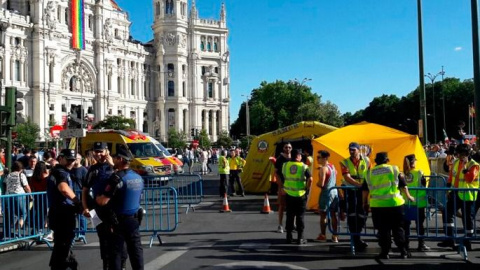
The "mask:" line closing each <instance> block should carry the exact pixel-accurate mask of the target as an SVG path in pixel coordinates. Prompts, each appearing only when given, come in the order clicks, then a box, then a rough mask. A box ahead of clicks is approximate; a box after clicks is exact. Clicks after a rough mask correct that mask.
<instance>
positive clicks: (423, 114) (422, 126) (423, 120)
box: [417, 0, 428, 145]
mask: <svg viewBox="0 0 480 270" xmlns="http://www.w3.org/2000/svg"><path fill="white" fill-rule="evenodd" d="M417 12H418V25H417V26H418V68H419V79H420V86H419V90H420V93H419V94H420V95H419V96H420V120H419V121H418V123H419V124H418V131H419V132H418V136H420V137H421V138H422V143H423V144H424V145H425V144H427V142H428V132H427V101H426V93H425V78H424V77H425V74H424V71H423V23H422V0H417Z"/></svg>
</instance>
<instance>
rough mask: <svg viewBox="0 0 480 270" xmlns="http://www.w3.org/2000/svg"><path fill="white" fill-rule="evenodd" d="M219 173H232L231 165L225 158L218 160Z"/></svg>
mask: <svg viewBox="0 0 480 270" xmlns="http://www.w3.org/2000/svg"><path fill="white" fill-rule="evenodd" d="M218 173H219V174H229V173H230V164H229V162H228V160H227V158H226V157H225V156H220V158H219V159H218Z"/></svg>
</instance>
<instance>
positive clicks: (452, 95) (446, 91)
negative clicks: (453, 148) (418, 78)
mask: <svg viewBox="0 0 480 270" xmlns="http://www.w3.org/2000/svg"><path fill="white" fill-rule="evenodd" d="M425 90H426V91H425V92H426V110H427V128H428V140H429V141H430V142H433V140H434V137H435V135H434V124H433V121H434V117H433V106H435V120H436V127H437V129H436V134H437V141H439V140H443V139H444V137H443V131H442V130H443V129H444V128H445V129H446V131H447V135H448V136H452V135H453V134H454V133H455V132H456V129H457V124H458V122H459V121H464V122H465V123H467V126H468V105H469V104H472V103H473V98H474V84H473V81H472V80H465V81H463V82H462V81H460V80H459V79H458V78H445V79H444V80H443V82H442V81H437V82H435V83H434V85H432V84H431V83H427V84H426V85H425ZM434 91H435V100H434V98H433V96H434ZM444 105H445V110H444ZM444 114H445V125H444V122H443V115H444ZM343 118H344V119H345V124H346V125H348V124H354V123H358V122H361V121H368V122H372V123H377V124H382V125H385V126H389V127H392V128H395V129H400V130H402V131H405V132H408V133H411V134H417V133H418V120H419V119H420V95H419V88H416V89H415V90H413V91H411V92H410V93H408V94H407V95H406V96H404V97H401V98H399V97H397V96H395V95H382V96H380V97H376V98H374V99H373V100H372V102H370V104H369V105H368V106H367V107H366V108H365V109H363V110H360V111H357V112H356V113H355V114H351V113H346V114H344V115H343ZM465 129H467V127H465ZM466 131H468V130H466Z"/></svg>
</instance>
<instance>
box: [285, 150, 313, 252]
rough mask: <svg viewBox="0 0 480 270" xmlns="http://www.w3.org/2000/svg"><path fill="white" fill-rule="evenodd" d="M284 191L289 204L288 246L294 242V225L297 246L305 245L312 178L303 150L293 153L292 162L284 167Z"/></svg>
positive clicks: (286, 227)
mask: <svg viewBox="0 0 480 270" xmlns="http://www.w3.org/2000/svg"><path fill="white" fill-rule="evenodd" d="M282 177H283V179H282V182H283V190H284V191H285V193H286V197H285V200H286V203H287V222H286V226H285V229H286V230H287V244H291V243H292V241H293V237H292V231H293V228H294V223H296V227H297V228H296V230H297V233H298V238H297V244H299V245H303V244H306V243H307V241H306V240H305V238H304V237H303V236H304V235H303V231H304V229H305V224H304V216H305V209H306V202H307V196H306V194H307V190H308V189H309V188H310V184H311V182H312V177H311V174H310V171H309V169H308V166H307V165H306V164H304V163H303V162H302V150H299V149H294V150H293V151H292V159H291V161H287V162H286V163H284V164H283V167H282Z"/></svg>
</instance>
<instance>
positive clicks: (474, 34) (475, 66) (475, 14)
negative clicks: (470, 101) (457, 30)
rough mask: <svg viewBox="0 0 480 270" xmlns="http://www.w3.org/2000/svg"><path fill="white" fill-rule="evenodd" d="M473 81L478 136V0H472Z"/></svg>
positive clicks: (479, 54) (479, 102)
mask: <svg viewBox="0 0 480 270" xmlns="http://www.w3.org/2000/svg"><path fill="white" fill-rule="evenodd" d="M471 3H472V43H473V83H474V85H475V95H474V101H475V103H474V106H475V115H476V117H475V135H476V136H477V138H480V117H479V114H478V113H479V109H478V106H480V48H479V40H478V0H472V2H471Z"/></svg>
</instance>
